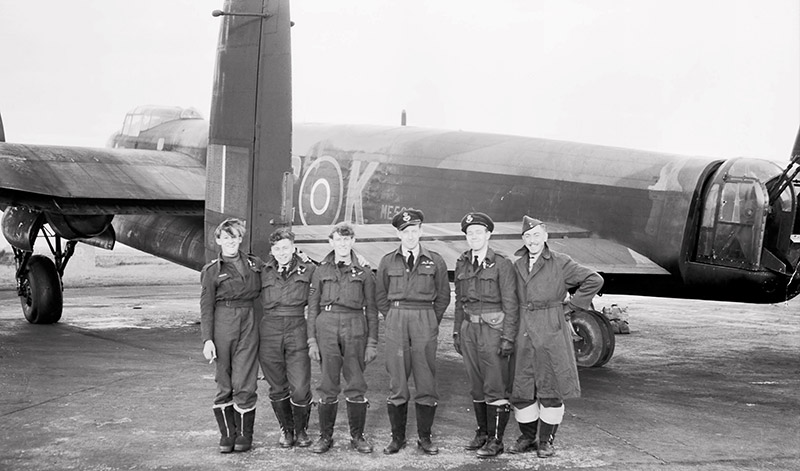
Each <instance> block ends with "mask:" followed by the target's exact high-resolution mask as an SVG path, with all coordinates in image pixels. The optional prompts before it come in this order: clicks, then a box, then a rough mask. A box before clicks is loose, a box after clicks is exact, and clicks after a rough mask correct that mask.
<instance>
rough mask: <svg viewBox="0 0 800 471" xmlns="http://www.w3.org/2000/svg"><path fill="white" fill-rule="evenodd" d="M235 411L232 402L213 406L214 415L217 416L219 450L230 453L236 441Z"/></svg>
mask: <svg viewBox="0 0 800 471" xmlns="http://www.w3.org/2000/svg"><path fill="white" fill-rule="evenodd" d="M235 414H236V412H235V411H234V410H233V404H225V405H223V406H222V407H216V406H215V407H214V417H216V418H217V425H218V426H219V434H220V439H219V452H220V453H230V452H232V451H233V445H234V443H235V441H236V418H235V417H234V415H235Z"/></svg>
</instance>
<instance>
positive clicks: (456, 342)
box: [453, 332, 463, 355]
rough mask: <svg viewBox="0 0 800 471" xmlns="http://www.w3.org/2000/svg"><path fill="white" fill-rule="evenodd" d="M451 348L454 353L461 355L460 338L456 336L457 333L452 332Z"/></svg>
mask: <svg viewBox="0 0 800 471" xmlns="http://www.w3.org/2000/svg"><path fill="white" fill-rule="evenodd" d="M453 348H455V349H456V353H458V354H459V355H463V354H462V353H461V336H460V335H458V332H453Z"/></svg>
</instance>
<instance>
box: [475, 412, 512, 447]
mask: <svg viewBox="0 0 800 471" xmlns="http://www.w3.org/2000/svg"><path fill="white" fill-rule="evenodd" d="M488 410H489V414H488V416H489V422H488V425H489V439H488V440H487V441H486V444H485V445H483V447H482V448H481V449H480V450H478V452H477V455H478V457H479V458H491V457H493V456H497V455H499V454H500V453H502V452H503V434H504V433H505V431H506V425H507V424H508V416H509V413H510V412H511V411H510V406H509V405H508V404H503V405H500V406H491V405H490V406H488Z"/></svg>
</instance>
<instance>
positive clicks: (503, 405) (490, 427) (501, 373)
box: [453, 212, 519, 458]
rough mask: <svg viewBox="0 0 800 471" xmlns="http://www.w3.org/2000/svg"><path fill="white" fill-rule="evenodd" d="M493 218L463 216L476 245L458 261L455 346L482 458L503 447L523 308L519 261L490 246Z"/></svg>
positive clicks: (476, 214) (472, 445) (469, 446)
mask: <svg viewBox="0 0 800 471" xmlns="http://www.w3.org/2000/svg"><path fill="white" fill-rule="evenodd" d="M493 230H494V222H493V221H492V218H490V217H489V216H488V215H486V214H484V213H479V212H472V213H467V214H466V215H465V216H464V217H463V218H462V219H461V231H462V232H464V234H465V235H466V239H467V244H468V245H469V247H470V249H469V250H467V251H466V252H464V253H463V254H461V256H460V257H459V258H458V260H457V261H456V269H455V289H456V309H455V322H454V323H453V346H454V347H455V349H456V352H458V353H459V354H460V355H461V356H462V357H463V358H464V367H465V369H466V372H467V378H468V379H469V383H470V395H471V396H472V406H473V410H474V411H475V419H476V420H477V422H478V429H477V430H476V431H475V438H473V439H472V441H471V442H469V443H468V444H467V445H466V446H465V448H466V449H467V450H477V451H476V454H477V455H478V457H480V458H489V457H492V456H497V455H498V454H500V453H502V452H503V449H504V447H503V434H504V432H505V428H506V424H507V423H508V417H509V414H510V410H511V406H510V403H509V395H510V394H509V393H510V390H511V388H510V384H509V376H510V361H511V359H510V358H509V357H510V356H511V354H512V353H513V352H514V339H515V338H516V334H517V321H518V318H519V310H518V304H517V290H516V275H515V274H514V266H513V265H512V263H511V261H510V260H509V259H507V258H506V257H504V256H502V255H500V254H497V253H495V252H494V251H493V250H492V249H491V248H489V238H490V237H491V236H492V231H493Z"/></svg>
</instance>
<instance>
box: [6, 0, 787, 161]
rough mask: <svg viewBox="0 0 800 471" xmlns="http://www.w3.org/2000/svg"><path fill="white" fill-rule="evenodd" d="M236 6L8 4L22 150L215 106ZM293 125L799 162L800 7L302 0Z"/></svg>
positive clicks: (10, 80)
mask: <svg viewBox="0 0 800 471" xmlns="http://www.w3.org/2000/svg"><path fill="white" fill-rule="evenodd" d="M222 3H223V2H222V0H215V1H210V0H169V1H164V0H137V1H121V0H72V1H63V0H57V1H56V0H37V1H19V0H0V60H1V62H0V64H2V65H0V113H2V117H3V122H4V124H5V129H6V137H7V139H8V141H9V142H26V143H42V144H63V145H82V146H103V145H105V142H106V139H107V138H108V136H109V135H110V134H111V133H112V132H114V131H115V130H117V129H119V128H120V126H121V124H122V119H123V117H124V115H125V113H126V112H127V111H128V110H130V109H131V108H134V107H135V106H137V105H142V104H162V105H179V106H194V107H196V108H197V109H198V110H200V111H201V113H203V114H204V115H205V116H206V117H207V116H208V110H209V108H210V100H211V87H212V85H213V82H212V81H213V77H212V74H213V69H214V60H215V54H216V50H215V48H216V42H217V39H218V33H219V24H220V19H218V18H213V17H212V16H211V14H210V13H211V11H212V10H214V9H217V8H221V7H222ZM292 18H293V20H294V21H295V23H296V25H295V26H294V28H292V49H293V58H292V60H293V74H294V76H293V81H294V98H293V99H294V118H295V121H314V122H333V123H365V124H390V125H391V124H397V123H399V120H400V112H401V110H402V109H405V110H407V112H408V121H409V124H410V125H414V126H425V127H436V128H445V129H463V130H468V131H487V132H497V133H506V134H518V135H526V136H535V137H547V138H554V139H565V140H575V141H581V142H588V143H597V144H607V145H615V146H621V147H632V148H641V149H651V150H660V151H666V152H675V153H681V154H696V155H710V156H719V157H732V156H740V155H745V156H754V157H765V158H773V159H776V160H785V159H786V158H787V157H788V154H789V152H790V150H791V147H792V144H793V142H794V138H795V135H796V133H797V129H798V126H800V2H798V1H797V0H769V1H759V0H706V1H704V0H672V1H663V0H494V1H492V2H487V1H477V0H403V1H397V0H369V1H367V0H336V1H332V0H298V1H295V2H293V4H292Z"/></svg>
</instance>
